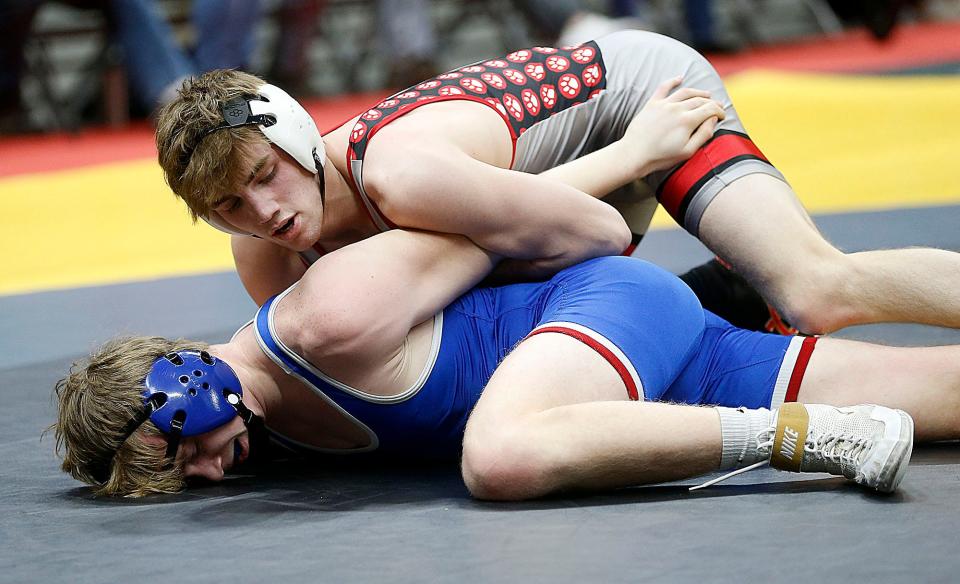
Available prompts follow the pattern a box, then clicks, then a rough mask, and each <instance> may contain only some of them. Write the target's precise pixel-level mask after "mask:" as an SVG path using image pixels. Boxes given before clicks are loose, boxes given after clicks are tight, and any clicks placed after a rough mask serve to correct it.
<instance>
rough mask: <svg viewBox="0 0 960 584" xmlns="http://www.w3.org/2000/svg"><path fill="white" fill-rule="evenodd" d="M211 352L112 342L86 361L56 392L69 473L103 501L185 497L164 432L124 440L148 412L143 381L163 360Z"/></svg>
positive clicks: (159, 342)
mask: <svg viewBox="0 0 960 584" xmlns="http://www.w3.org/2000/svg"><path fill="white" fill-rule="evenodd" d="M206 348H207V345H206V344H205V343H200V342H196V341H187V340H182V339H181V340H177V341H170V340H167V339H164V338H161V337H123V338H117V339H114V340H111V341H109V342H107V343H106V344H104V345H103V346H102V347H100V348H99V349H98V350H97V351H95V352H94V353H93V354H92V355H91V356H90V358H89V359H88V360H86V361H85V362H78V363H74V364H73V366H72V367H71V368H70V372H69V374H68V375H67V376H66V377H64V378H63V379H61V380H60V381H58V382H57V385H56V393H57V402H58V413H57V423H56V424H55V425H54V426H53V428H54V430H55V434H56V441H57V451H58V452H59V453H60V454H61V455H62V456H63V464H62V468H63V471H64V472H66V473H68V474H70V475H71V476H73V477H74V478H75V479H77V480H80V481H82V482H84V483H87V484H89V485H93V486H94V487H96V494H98V495H120V496H132V497H139V496H143V495H147V494H150V493H171V492H177V491H180V490H182V489H183V487H184V478H183V474H182V469H181V468H180V467H179V466H172V467H171V466H170V465H169V464H168V461H167V460H166V458H165V438H164V435H163V434H162V433H161V432H160V430H159V429H157V427H156V426H155V425H153V424H152V423H151V422H149V421H147V422H146V423H144V424H143V425H142V426H140V429H139V430H138V431H137V432H135V433H134V434H133V435H132V436H130V437H129V438H128V439H127V440H126V441H124V440H123V437H124V428H125V426H126V425H127V424H128V423H129V421H130V420H131V419H132V418H133V417H134V416H135V415H136V414H137V413H138V412H139V411H142V410H143V407H144V405H143V391H144V378H145V377H146V376H147V373H148V372H149V371H150V368H151V366H152V365H153V363H154V362H155V361H156V360H157V359H158V358H159V357H161V356H162V355H165V354H167V353H170V352H172V351H180V350H184V349H193V350H197V351H200V350H205V349H206ZM111 462H112V464H111ZM104 476H105V477H106V480H105V481H103V482H101V480H99V479H101V478H103V477H104Z"/></svg>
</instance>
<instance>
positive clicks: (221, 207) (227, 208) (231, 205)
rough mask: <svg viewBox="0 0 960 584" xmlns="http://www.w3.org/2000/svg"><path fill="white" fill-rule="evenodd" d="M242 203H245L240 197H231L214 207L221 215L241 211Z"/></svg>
mask: <svg viewBox="0 0 960 584" xmlns="http://www.w3.org/2000/svg"><path fill="white" fill-rule="evenodd" d="M242 203H243V201H241V200H240V197H230V198H228V199H224V200H222V201H219V202H218V203H217V204H216V205H214V209H216V210H217V211H218V212H220V213H230V212H232V211H236V210H237V209H239V208H240V205H241V204H242Z"/></svg>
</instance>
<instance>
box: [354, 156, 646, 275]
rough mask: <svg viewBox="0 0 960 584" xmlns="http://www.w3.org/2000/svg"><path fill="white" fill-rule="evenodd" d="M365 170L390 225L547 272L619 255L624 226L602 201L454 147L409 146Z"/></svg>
mask: <svg viewBox="0 0 960 584" xmlns="http://www.w3.org/2000/svg"><path fill="white" fill-rule="evenodd" d="M412 161H416V162H415V163H413V162H412ZM370 168H371V171H369V172H367V173H366V174H364V185H365V186H366V187H367V191H368V192H369V193H370V194H371V195H372V196H373V197H374V198H375V200H376V201H377V202H378V204H379V206H380V210H381V211H382V212H383V214H384V215H385V216H386V217H387V218H389V219H390V220H391V221H393V222H394V223H396V224H397V225H401V226H404V227H410V228H416V229H424V230H429V231H439V232H443V233H459V234H462V235H466V236H467V237H469V238H470V239H471V240H473V242H474V243H476V244H477V245H479V246H480V247H483V248H484V249H487V250H490V251H491V252H493V253H496V254H498V255H502V256H506V257H510V258H514V259H520V260H536V261H538V262H540V263H541V264H542V265H544V266H549V269H550V271H556V270H559V269H561V268H563V267H566V266H568V265H572V264H575V263H578V262H580V261H583V260H585V259H588V258H592V257H596V256H602V255H613V254H619V253H621V252H622V251H623V250H624V249H625V248H626V247H627V245H628V244H629V243H630V231H629V229H628V228H627V225H626V223H625V222H624V221H623V218H622V217H621V216H620V215H619V213H617V211H616V210H615V209H614V208H613V207H611V206H609V205H607V204H606V203H604V202H602V201H599V200H597V199H595V198H593V197H591V196H589V195H587V194H586V193H583V192H581V191H578V190H577V189H574V188H572V187H569V186H566V185H564V184H561V183H557V182H555V181H551V180H548V179H545V178H542V177H539V176H536V175H532V174H526V173H522V172H516V171H513V170H507V169H503V168H498V167H496V166H493V165H490V164H486V163H483V162H480V161H478V160H475V159H473V158H471V157H470V156H468V155H467V154H466V153H464V152H462V151H459V150H456V149H452V148H451V149H441V148H436V147H432V146H409V147H407V148H405V151H404V157H403V159H402V160H401V159H399V158H395V159H393V160H384V161H382V162H381V163H378V164H377V165H376V166H375V167H374V166H371V167H370ZM373 169H376V170H373Z"/></svg>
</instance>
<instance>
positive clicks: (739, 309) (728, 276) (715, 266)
mask: <svg viewBox="0 0 960 584" xmlns="http://www.w3.org/2000/svg"><path fill="white" fill-rule="evenodd" d="M680 279H681V280H683V281H684V282H685V283H686V284H687V286H690V289H691V290H693V292H694V294H696V295H697V298H699V299H700V304H702V305H703V307H704V308H706V309H707V310H709V311H710V312H712V313H714V314H716V315H717V316H719V317H720V318H722V319H724V320H726V321H727V322H729V323H730V324H732V325H734V326H737V327H740V328H743V329H747V330H751V331H761V332H768V333H776V334H780V335H795V334H797V332H798V331H797V329H795V328H793V327H792V326H790V324H789V323H788V322H787V321H785V320H784V319H783V318H782V317H781V316H780V315H779V314H778V313H777V311H776V309H774V308H773V307H772V306H770V305H769V304H767V302H766V301H765V300H764V299H763V297H762V296H760V293H759V292H757V291H756V290H754V289H753V286H751V285H750V284H749V283H747V281H746V280H744V279H743V277H741V276H740V275H738V274H736V273H734V272H733V270H731V269H730V268H728V267H727V266H726V265H724V263H723V262H721V261H720V260H719V259H717V258H714V259H712V260H710V261H709V262H707V263H705V264H703V265H702V266H697V267H696V268H693V269H692V270H690V271H689V272H687V273H686V274H683V275H681V276H680Z"/></svg>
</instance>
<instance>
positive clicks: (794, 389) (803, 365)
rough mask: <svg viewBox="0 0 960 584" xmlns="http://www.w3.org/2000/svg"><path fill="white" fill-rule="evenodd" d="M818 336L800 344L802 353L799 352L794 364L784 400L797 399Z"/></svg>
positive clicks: (785, 401)
mask: <svg viewBox="0 0 960 584" xmlns="http://www.w3.org/2000/svg"><path fill="white" fill-rule="evenodd" d="M817 338H818V337H807V338H805V339H803V344H802V345H801V346H800V353H799V354H797V362H796V364H795V365H794V366H793V373H792V374H791V375H790V383H789V384H787V394H786V396H784V398H783V402H784V403H787V402H795V401H797V393H798V392H799V391H800V384H801V383H802V382H803V374H804V373H806V371H807V364H808V363H809V362H810V355H812V354H813V349H814V346H815V345H816V344H817Z"/></svg>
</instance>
